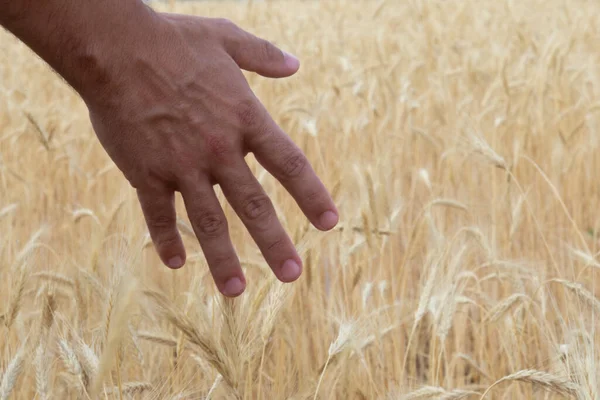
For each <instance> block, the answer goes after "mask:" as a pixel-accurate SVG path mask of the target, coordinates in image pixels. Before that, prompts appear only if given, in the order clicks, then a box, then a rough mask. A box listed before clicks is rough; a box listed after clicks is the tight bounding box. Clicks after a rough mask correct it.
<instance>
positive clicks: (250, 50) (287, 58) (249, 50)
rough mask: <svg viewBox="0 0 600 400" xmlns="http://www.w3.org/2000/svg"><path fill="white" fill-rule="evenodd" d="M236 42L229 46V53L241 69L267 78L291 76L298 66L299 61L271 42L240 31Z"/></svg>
mask: <svg viewBox="0 0 600 400" xmlns="http://www.w3.org/2000/svg"><path fill="white" fill-rule="evenodd" d="M234 40H236V42H237V43H235V45H234V46H230V51H229V55H230V56H231V57H232V58H233V60H234V61H235V62H236V63H237V65H238V66H239V67H240V68H241V69H245V70H246V71H252V72H256V73H257V74H260V75H262V76H266V77H267V78H284V77H288V76H291V75H293V74H295V73H296V71H298V68H300V61H299V60H298V59H297V58H296V57H295V56H293V55H291V54H289V53H287V52H285V51H283V50H281V49H279V48H278V47H277V46H275V45H274V44H272V43H271V42H269V41H267V40H265V39H261V38H258V37H256V36H254V35H253V34H251V33H248V32H245V31H242V34H241V37H238V38H236V39H234Z"/></svg>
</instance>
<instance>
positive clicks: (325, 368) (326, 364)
mask: <svg viewBox="0 0 600 400" xmlns="http://www.w3.org/2000/svg"><path fill="white" fill-rule="evenodd" d="M329 360H331V356H327V361H326V362H325V366H324V367H323V372H321V376H319V383H317V389H316V390H315V397H313V400H317V395H318V394H319V388H320V387H321V382H323V376H324V375H325V371H327V366H328V365H329Z"/></svg>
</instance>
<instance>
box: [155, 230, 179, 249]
mask: <svg viewBox="0 0 600 400" xmlns="http://www.w3.org/2000/svg"><path fill="white" fill-rule="evenodd" d="M156 242H157V243H158V245H159V246H161V247H170V246H174V245H177V244H179V236H178V235H177V234H176V233H174V232H170V233H169V234H168V235H162V236H160V237H159V238H158V240H157V241H156Z"/></svg>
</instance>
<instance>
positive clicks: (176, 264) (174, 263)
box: [167, 256, 183, 269]
mask: <svg viewBox="0 0 600 400" xmlns="http://www.w3.org/2000/svg"><path fill="white" fill-rule="evenodd" d="M167 264H168V265H169V268H173V269H176V268H181V267H182V266H183V260H182V259H181V257H179V256H175V257H173V258H171V259H170V260H169V262H168V263H167Z"/></svg>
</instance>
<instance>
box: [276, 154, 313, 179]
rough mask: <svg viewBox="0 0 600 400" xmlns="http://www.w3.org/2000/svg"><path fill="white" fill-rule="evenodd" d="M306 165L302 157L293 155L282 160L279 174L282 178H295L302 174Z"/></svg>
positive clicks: (304, 158) (306, 162)
mask: <svg viewBox="0 0 600 400" xmlns="http://www.w3.org/2000/svg"><path fill="white" fill-rule="evenodd" d="M307 164H308V161H307V160H306V157H304V155H302V154H300V153H294V154H292V155H290V156H288V157H286V158H285V159H284V161H283V168H282V171H281V173H282V175H283V177H284V178H296V177H298V176H300V174H302V172H303V171H304V169H305V168H306V166H307Z"/></svg>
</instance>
